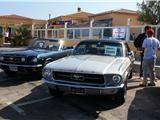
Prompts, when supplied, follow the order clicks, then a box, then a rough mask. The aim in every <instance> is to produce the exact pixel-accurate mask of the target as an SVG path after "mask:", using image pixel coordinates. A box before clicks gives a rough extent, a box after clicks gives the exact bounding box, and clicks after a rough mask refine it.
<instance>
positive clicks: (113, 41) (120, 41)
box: [82, 39, 126, 43]
mask: <svg viewBox="0 0 160 120" xmlns="http://www.w3.org/2000/svg"><path fill="white" fill-rule="evenodd" d="M82 42H109V43H126V41H124V40H106V39H98V40H95V39H90V40H83V41H82Z"/></svg>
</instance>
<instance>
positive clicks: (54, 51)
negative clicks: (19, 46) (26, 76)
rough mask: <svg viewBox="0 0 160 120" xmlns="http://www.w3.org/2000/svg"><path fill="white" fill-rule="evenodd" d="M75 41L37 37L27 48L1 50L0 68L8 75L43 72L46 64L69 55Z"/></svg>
mask: <svg viewBox="0 0 160 120" xmlns="http://www.w3.org/2000/svg"><path fill="white" fill-rule="evenodd" d="M65 43H67V45H65ZM73 43H74V44H76V43H75V42H73ZM73 43H72V41H68V42H65V41H64V40H58V39H35V40H33V42H32V43H31V45H29V46H28V47H27V49H24V50H15V51H8V52H7V51H6V52H1V53H0V68H1V69H3V70H4V72H5V73H6V74H7V75H13V74H15V73H16V72H28V73H40V74H41V72H42V68H43V67H44V66H45V65H46V64H48V63H49V62H51V61H54V60H57V59H60V58H63V57H65V56H67V55H69V54H70V53H71V51H72V50H73V45H74V44H73Z"/></svg>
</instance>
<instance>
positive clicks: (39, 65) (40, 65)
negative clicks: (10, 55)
mask: <svg viewBox="0 0 160 120" xmlns="http://www.w3.org/2000/svg"><path fill="white" fill-rule="evenodd" d="M1 65H7V66H17V67H42V66H43V65H42V64H38V65H17V64H6V63H0V66H1Z"/></svg>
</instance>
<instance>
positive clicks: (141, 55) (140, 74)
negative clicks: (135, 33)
mask: <svg viewBox="0 0 160 120" xmlns="http://www.w3.org/2000/svg"><path fill="white" fill-rule="evenodd" d="M140 57H141V58H140V59H141V63H140V72H139V77H143V68H142V64H143V53H140Z"/></svg>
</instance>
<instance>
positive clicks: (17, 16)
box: [0, 14, 32, 20]
mask: <svg viewBox="0 0 160 120" xmlns="http://www.w3.org/2000/svg"><path fill="white" fill-rule="evenodd" d="M0 18H6V19H19V20H32V19H31V18H28V17H24V16H19V15H15V14H12V15H2V16H0Z"/></svg>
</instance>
